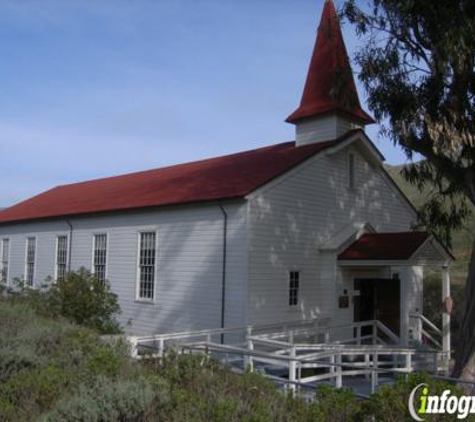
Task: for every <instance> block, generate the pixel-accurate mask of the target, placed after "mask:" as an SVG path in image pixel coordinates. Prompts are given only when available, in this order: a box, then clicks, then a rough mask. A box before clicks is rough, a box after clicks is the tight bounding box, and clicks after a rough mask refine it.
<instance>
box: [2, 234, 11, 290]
mask: <svg viewBox="0 0 475 422" xmlns="http://www.w3.org/2000/svg"><path fill="white" fill-rule="evenodd" d="M1 252H2V267H1V273H0V282H1V283H3V284H7V283H8V258H9V256H10V239H3V240H2V251H1Z"/></svg>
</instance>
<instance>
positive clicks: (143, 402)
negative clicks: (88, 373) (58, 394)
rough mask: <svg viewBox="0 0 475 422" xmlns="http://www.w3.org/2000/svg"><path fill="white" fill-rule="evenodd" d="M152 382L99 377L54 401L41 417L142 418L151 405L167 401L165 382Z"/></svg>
mask: <svg viewBox="0 0 475 422" xmlns="http://www.w3.org/2000/svg"><path fill="white" fill-rule="evenodd" d="M160 387H161V388H163V390H161V389H160V388H159V387H157V385H153V384H152V383H151V382H150V381H149V380H148V379H146V378H139V379H136V380H118V381H111V380H110V379H108V378H105V377H99V378H98V379H97V381H96V383H95V384H94V385H93V386H92V388H85V387H84V386H82V387H81V388H80V389H79V391H78V393H77V394H75V395H73V396H72V397H66V398H64V399H61V400H60V401H58V403H57V404H56V406H55V407H54V409H53V410H52V411H51V412H49V413H48V414H46V415H45V416H43V418H42V420H43V421H45V422H46V421H51V422H74V421H77V422H80V421H90V422H94V421H97V422H99V421H100V422H109V421H110V422H116V421H145V420H147V419H148V418H151V416H152V414H153V413H154V408H155V406H157V405H160V404H161V403H162V402H164V401H166V400H167V391H166V385H161V386H160Z"/></svg>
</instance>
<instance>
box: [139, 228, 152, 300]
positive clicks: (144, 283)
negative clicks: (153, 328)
mask: <svg viewBox="0 0 475 422" xmlns="http://www.w3.org/2000/svg"><path fill="white" fill-rule="evenodd" d="M155 242H156V234H155V232H146V233H140V251H139V292H138V293H139V298H140V299H150V300H152V299H153V298H154V293H155V292H154V288H155V286H154V285H155V255H156V251H155Z"/></svg>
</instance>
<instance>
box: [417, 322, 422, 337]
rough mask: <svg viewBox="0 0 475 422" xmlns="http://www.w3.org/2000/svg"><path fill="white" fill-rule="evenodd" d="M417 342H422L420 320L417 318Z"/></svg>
mask: <svg viewBox="0 0 475 422" xmlns="http://www.w3.org/2000/svg"><path fill="white" fill-rule="evenodd" d="M417 341H419V342H422V319H421V318H420V317H417Z"/></svg>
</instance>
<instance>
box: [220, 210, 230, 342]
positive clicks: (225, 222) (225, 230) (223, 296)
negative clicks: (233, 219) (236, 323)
mask: <svg viewBox="0 0 475 422" xmlns="http://www.w3.org/2000/svg"><path fill="white" fill-rule="evenodd" d="M219 209H220V210H221V212H222V214H223V271H222V276H221V328H222V329H224V323H225V314H226V254H227V241H228V239H227V238H228V214H227V213H226V211H225V210H224V208H223V206H222V205H221V204H219ZM223 343H224V333H221V344H223Z"/></svg>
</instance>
